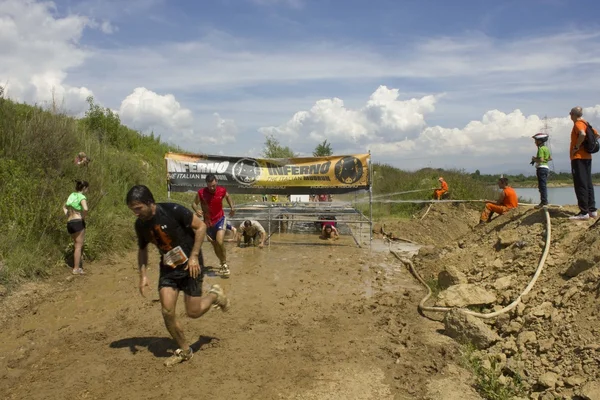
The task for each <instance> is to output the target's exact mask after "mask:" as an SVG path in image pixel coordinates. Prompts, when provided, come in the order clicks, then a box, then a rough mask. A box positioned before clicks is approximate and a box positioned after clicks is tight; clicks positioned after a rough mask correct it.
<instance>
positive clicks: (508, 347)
mask: <svg viewBox="0 0 600 400" xmlns="http://www.w3.org/2000/svg"><path fill="white" fill-rule="evenodd" d="M502 352H504V354H506V355H509V356H512V355H514V354H517V353H518V352H519V348H518V347H517V344H516V343H515V341H514V340H513V339H509V340H507V341H506V342H504V343H502Z"/></svg>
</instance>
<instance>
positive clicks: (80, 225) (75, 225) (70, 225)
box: [67, 219, 85, 235]
mask: <svg viewBox="0 0 600 400" xmlns="http://www.w3.org/2000/svg"><path fill="white" fill-rule="evenodd" d="M84 229H85V221H84V220H82V219H74V220H72V221H69V222H67V232H69V233H70V234H71V235H72V234H74V233H77V232H79V231H82V230H84Z"/></svg>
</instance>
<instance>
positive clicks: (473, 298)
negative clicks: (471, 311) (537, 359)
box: [437, 283, 496, 307]
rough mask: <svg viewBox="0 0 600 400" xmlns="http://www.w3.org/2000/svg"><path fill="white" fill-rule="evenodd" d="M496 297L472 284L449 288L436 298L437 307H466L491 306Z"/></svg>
mask: <svg viewBox="0 0 600 400" xmlns="http://www.w3.org/2000/svg"><path fill="white" fill-rule="evenodd" d="M495 301H496V296H495V295H494V294H492V293H490V292H488V291H487V290H485V289H483V288H481V287H479V286H477V285H473V284H466V283H465V284H460V285H454V286H450V287H449V288H448V289H446V290H444V291H443V292H441V293H440V294H439V296H438V301H437V305H439V306H443V307H467V306H482V305H487V304H492V303H494V302H495Z"/></svg>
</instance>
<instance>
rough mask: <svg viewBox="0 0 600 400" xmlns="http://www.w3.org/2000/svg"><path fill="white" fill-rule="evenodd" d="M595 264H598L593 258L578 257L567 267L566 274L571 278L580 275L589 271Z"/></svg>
mask: <svg viewBox="0 0 600 400" xmlns="http://www.w3.org/2000/svg"><path fill="white" fill-rule="evenodd" d="M595 265H597V264H594V262H593V261H592V260H589V259H586V258H578V259H577V260H575V261H574V262H573V264H571V266H570V267H569V268H567V270H566V271H565V272H564V274H565V275H566V276H568V277H569V278H573V277H576V276H577V275H579V274H580V273H582V272H584V271H587V270H588V269H590V268H592V267H593V266H595Z"/></svg>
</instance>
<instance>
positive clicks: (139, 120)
mask: <svg viewBox="0 0 600 400" xmlns="http://www.w3.org/2000/svg"><path fill="white" fill-rule="evenodd" d="M118 114H119V117H120V118H121V121H122V122H123V123H124V124H125V125H127V126H129V127H131V128H133V129H137V130H139V131H141V132H145V133H149V132H154V133H156V134H159V135H161V136H162V137H164V138H165V139H166V140H169V141H172V142H175V143H177V144H180V145H182V146H183V147H187V148H189V150H190V151H194V149H195V148H197V147H202V146H203V145H205V144H212V145H222V144H227V143H232V142H235V140H236V135H237V133H238V128H237V126H236V124H235V121H233V120H231V119H225V118H222V117H221V116H220V115H219V114H218V113H213V115H212V118H213V120H212V121H208V122H207V121H195V119H194V117H193V115H192V112H191V111H190V110H189V109H187V108H184V107H182V105H181V104H180V103H179V102H178V101H177V99H176V98H175V96H173V95H172V94H166V95H160V94H157V93H155V92H153V91H151V90H148V89H146V88H143V87H139V88H136V89H134V91H133V93H131V94H130V95H129V96H127V97H126V98H125V99H124V100H123V101H122V102H121V107H120V108H119V110H118Z"/></svg>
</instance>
